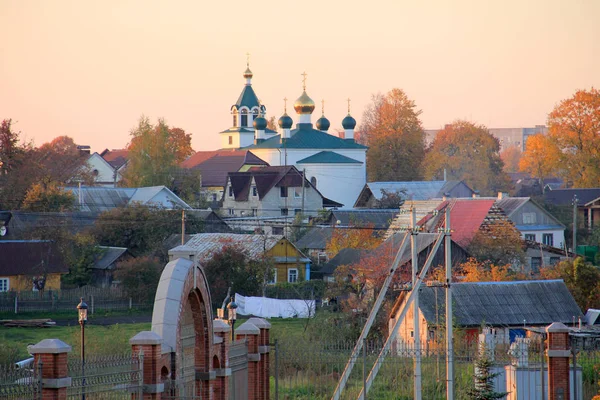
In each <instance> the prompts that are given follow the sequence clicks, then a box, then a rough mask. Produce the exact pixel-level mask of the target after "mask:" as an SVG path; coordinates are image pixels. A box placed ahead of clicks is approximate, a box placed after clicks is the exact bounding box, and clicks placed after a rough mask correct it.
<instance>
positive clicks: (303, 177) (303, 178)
mask: <svg viewBox="0 0 600 400" xmlns="http://www.w3.org/2000/svg"><path fill="white" fill-rule="evenodd" d="M305 180H306V168H303V169H302V218H304V188H305V185H304V181H305Z"/></svg>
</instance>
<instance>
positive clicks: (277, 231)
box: [271, 226, 283, 235]
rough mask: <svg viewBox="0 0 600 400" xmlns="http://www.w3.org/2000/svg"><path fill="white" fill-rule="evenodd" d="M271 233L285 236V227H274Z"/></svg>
mask: <svg viewBox="0 0 600 400" xmlns="http://www.w3.org/2000/svg"><path fill="white" fill-rule="evenodd" d="M271 233H272V234H273V235H283V226H274V227H273V228H271Z"/></svg>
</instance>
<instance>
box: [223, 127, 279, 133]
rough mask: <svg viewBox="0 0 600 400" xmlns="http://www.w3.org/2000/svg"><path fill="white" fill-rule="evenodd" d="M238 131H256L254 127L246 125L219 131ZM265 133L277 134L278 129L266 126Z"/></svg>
mask: <svg viewBox="0 0 600 400" xmlns="http://www.w3.org/2000/svg"><path fill="white" fill-rule="evenodd" d="M236 132H241V133H254V129H252V128H246V127H243V126H242V127H232V128H229V129H225V130H224V131H221V132H219V133H236ZM265 133H269V134H275V133H277V131H274V130H272V129H269V128H266V129H265Z"/></svg>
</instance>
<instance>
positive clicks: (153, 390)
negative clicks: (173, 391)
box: [129, 331, 165, 400]
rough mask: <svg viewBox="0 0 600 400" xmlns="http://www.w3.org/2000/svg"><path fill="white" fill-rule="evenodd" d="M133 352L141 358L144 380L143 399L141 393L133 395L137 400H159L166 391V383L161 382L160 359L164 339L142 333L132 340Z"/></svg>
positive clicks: (148, 333)
mask: <svg viewBox="0 0 600 400" xmlns="http://www.w3.org/2000/svg"><path fill="white" fill-rule="evenodd" d="M129 344H130V345H131V352H132V354H133V356H135V355H137V356H138V357H139V363H140V365H139V367H140V371H141V372H140V374H141V379H142V380H143V382H142V383H143V384H142V392H143V395H142V396H143V397H139V396H140V394H139V391H138V392H136V393H132V394H131V398H132V399H135V400H142V398H143V399H152V400H155V399H156V400H159V399H160V398H161V393H162V392H163V391H164V389H165V385H164V383H162V382H161V381H160V359H161V344H162V338H161V337H160V336H158V335H157V334H156V333H154V332H151V331H144V332H140V333H138V334H137V335H135V336H134V337H132V338H131V339H129Z"/></svg>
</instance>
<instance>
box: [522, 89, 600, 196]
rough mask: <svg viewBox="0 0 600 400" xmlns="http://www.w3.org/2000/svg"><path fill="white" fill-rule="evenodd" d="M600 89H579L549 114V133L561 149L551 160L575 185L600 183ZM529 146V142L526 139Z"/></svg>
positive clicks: (553, 166)
mask: <svg viewBox="0 0 600 400" xmlns="http://www.w3.org/2000/svg"><path fill="white" fill-rule="evenodd" d="M598 132H600V90H598V89H594V88H592V89H590V90H578V91H577V92H575V94H574V95H573V97H571V98H569V99H566V100H563V101H561V102H560V103H559V104H558V105H557V106H556V107H555V108H554V110H552V112H551V113H550V114H549V115H548V136H549V138H550V140H551V141H552V143H554V144H555V145H556V146H557V148H558V149H559V151H560V152H559V157H558V159H556V160H549V162H550V163H551V166H552V170H554V171H557V172H558V173H559V174H560V176H562V177H563V179H565V180H566V181H570V182H572V183H573V186H574V187H583V188H586V187H598V186H600V135H599V134H598ZM527 143H528V145H529V141H527Z"/></svg>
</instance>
